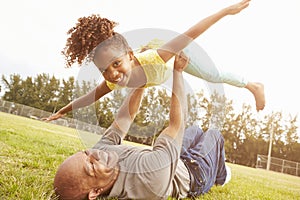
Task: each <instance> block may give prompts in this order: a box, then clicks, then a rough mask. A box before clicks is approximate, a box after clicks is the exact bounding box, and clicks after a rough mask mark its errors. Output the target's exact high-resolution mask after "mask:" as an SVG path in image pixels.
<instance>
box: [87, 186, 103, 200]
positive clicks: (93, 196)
mask: <svg viewBox="0 0 300 200" xmlns="http://www.w3.org/2000/svg"><path fill="white" fill-rule="evenodd" d="M102 190H103V189H102V188H100V189H95V188H94V189H92V190H91V191H90V192H89V195H88V197H89V200H94V199H96V198H97V197H98V196H99V195H100V194H101V192H102Z"/></svg>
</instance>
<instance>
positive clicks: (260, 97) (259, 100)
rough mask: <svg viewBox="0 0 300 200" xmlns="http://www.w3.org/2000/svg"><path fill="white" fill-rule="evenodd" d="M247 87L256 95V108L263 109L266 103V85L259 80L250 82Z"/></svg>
mask: <svg viewBox="0 0 300 200" xmlns="http://www.w3.org/2000/svg"><path fill="white" fill-rule="evenodd" d="M245 88H247V89H248V90H249V91H250V92H251V93H252V94H253V95H254V98H255V102H256V110H257V111H260V110H263V109H264V108H265V104H266V100H265V91H264V85H263V84H262V83H258V82H249V83H248V84H247V85H246V87H245Z"/></svg>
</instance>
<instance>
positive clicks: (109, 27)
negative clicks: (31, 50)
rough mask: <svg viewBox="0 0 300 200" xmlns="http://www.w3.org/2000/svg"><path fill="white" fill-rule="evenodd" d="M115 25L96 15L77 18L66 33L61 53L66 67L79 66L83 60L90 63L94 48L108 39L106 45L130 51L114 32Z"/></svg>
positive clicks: (121, 37)
mask: <svg viewBox="0 0 300 200" xmlns="http://www.w3.org/2000/svg"><path fill="white" fill-rule="evenodd" d="M116 25H117V23H116V22H114V21H110V20H108V19H106V18H101V17H100V16H99V15H98V14H92V15H90V16H88V17H81V18H79V19H78V22H77V23H76V26H75V27H73V28H71V29H70V30H69V31H68V32H67V34H68V35H70V37H69V38H68V39H67V42H66V46H65V48H64V49H63V51H62V52H61V53H62V54H63V56H64V57H65V61H66V66H67V67H71V66H72V65H73V64H74V63H76V62H77V63H78V64H79V65H80V64H82V63H83V61H84V60H85V59H86V61H87V62H89V61H91V60H92V59H93V56H94V51H95V48H96V47H97V46H98V45H99V44H101V43H102V42H104V41H107V40H108V39H110V40H111V41H110V42H108V43H107V44H106V45H115V46H116V47H118V48H125V49H126V51H127V50H128V49H130V47H129V45H128V43H127V41H126V39H125V38H124V37H123V36H122V35H121V34H118V33H116V32H114V30H113V29H114V27H115V26H116ZM114 36H116V37H114ZM116 40H117V41H116Z"/></svg>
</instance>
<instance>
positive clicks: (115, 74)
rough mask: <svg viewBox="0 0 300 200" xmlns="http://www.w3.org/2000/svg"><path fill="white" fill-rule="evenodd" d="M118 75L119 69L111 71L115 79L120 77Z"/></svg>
mask: <svg viewBox="0 0 300 200" xmlns="http://www.w3.org/2000/svg"><path fill="white" fill-rule="evenodd" d="M118 75H119V71H118V70H115V69H114V70H112V71H111V78H113V79H115V78H117V77H118Z"/></svg>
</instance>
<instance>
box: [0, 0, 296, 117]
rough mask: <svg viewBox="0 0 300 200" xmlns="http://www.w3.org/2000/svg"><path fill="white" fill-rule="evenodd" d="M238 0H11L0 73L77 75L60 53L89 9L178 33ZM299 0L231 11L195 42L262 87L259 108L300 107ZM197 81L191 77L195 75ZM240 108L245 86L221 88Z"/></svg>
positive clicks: (255, 0)
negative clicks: (69, 33) (263, 105)
mask: <svg viewBox="0 0 300 200" xmlns="http://www.w3.org/2000/svg"><path fill="white" fill-rule="evenodd" d="M235 2H238V0H226V1H220V0H210V1H204V0H189V1H177V0H151V1H150V0H147V1H145V0H128V1H124V0H89V1H86V0H63V1H59V0H51V1H50V0H48V1H39V0H26V1H17V0H10V1H5V3H2V5H1V7H0V24H1V35H0V36H1V37H0V68H1V71H0V73H1V74H4V75H6V76H7V75H10V74H13V73H16V74H21V75H22V76H24V77H26V76H35V75H36V74H40V73H49V74H50V75H52V74H53V75H55V76H56V77H64V78H68V77H69V76H75V77H76V76H77V74H78V71H79V69H78V67H73V68H71V69H65V68H64V61H63V58H62V56H61V55H60V51H61V50H62V48H63V47H64V45H65V42H66V38H67V35H66V32H67V30H69V28H71V27H72V26H74V25H75V23H76V21H77V19H78V18H79V17H82V16H87V15H90V14H92V13H97V14H100V15H101V16H102V17H106V18H109V19H111V20H114V21H116V22H118V23H119V26H118V27H117V29H116V30H117V31H118V32H120V33H122V32H126V31H131V30H134V29H141V28H163V29H168V30H172V31H175V32H179V33H181V32H183V31H185V30H186V29H188V28H189V27H190V26H192V25H193V24H195V23H196V22H198V21H199V20H201V19H203V18H204V17H206V16H208V15H210V14H213V13H214V12H216V11H218V10H219V9H221V8H223V7H225V6H227V5H231V4H233V3H235ZM299 11H300V1H299V0H284V1H283V0H277V1H274V0H252V2H251V4H250V6H249V7H248V8H247V9H245V10H244V11H242V12H241V13H239V14H237V15H235V16H227V17H225V18H223V19H222V20H221V21H219V22H217V23H216V24H215V25H214V26H213V27H211V28H210V29H209V30H208V31H207V32H205V33H204V34H203V35H201V36H200V37H199V38H198V39H197V40H196V42H197V43H198V44H199V45H200V46H202V47H203V48H204V49H205V50H206V52H207V53H208V54H209V56H210V57H211V58H212V60H213V61H214V63H215V64H216V66H217V67H218V68H220V69H222V70H227V71H231V72H234V73H236V74H241V75H243V76H245V77H247V78H248V79H249V80H251V81H252V80H253V81H260V82H263V83H264V84H265V90H266V99H267V105H266V108H265V110H264V111H263V112H262V113H270V112H272V111H282V112H284V113H287V114H289V113H290V114H292V115H296V114H298V113H299V111H300V104H299V102H300V95H299V94H297V91H299V89H296V88H297V87H298V86H300V78H299V74H298V73H297V72H298V71H299V68H300V59H299V53H300V28H299V19H300V12H299ZM192 81H195V80H192ZM225 89H226V96H227V97H228V98H229V99H233V100H234V102H235V103H236V104H238V105H241V104H242V103H247V104H251V105H252V106H253V108H254V99H253V97H252V95H250V93H249V92H248V91H246V90H245V89H237V88H234V87H232V86H225Z"/></svg>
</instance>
